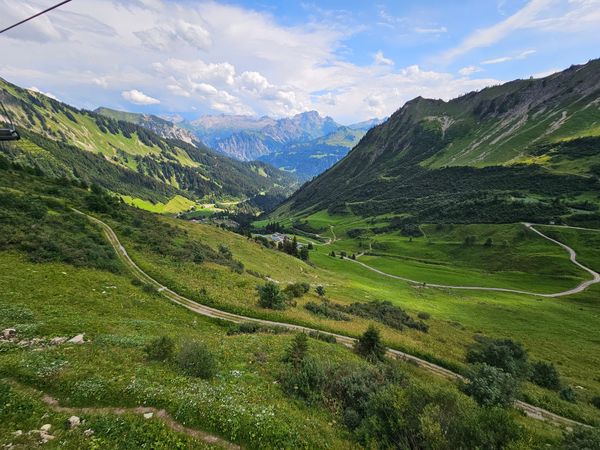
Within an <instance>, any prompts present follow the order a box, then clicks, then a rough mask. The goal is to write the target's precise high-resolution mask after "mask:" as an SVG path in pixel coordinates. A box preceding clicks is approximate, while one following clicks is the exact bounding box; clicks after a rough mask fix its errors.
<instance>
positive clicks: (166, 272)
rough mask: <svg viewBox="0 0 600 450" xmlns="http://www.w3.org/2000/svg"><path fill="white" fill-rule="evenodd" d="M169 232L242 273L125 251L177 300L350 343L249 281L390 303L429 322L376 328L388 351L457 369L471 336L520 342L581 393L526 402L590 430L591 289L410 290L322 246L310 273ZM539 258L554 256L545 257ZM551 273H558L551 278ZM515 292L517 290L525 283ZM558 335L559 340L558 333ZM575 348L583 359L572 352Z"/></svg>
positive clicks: (191, 233)
mask: <svg viewBox="0 0 600 450" xmlns="http://www.w3.org/2000/svg"><path fill="white" fill-rule="evenodd" d="M163 220H168V219H163ZM315 222H316V221H314V220H313V223H315ZM172 223H173V224H175V222H172ZM178 226H182V227H185V228H186V229H187V230H188V236H187V238H188V239H190V240H198V241H200V242H203V243H209V244H210V245H211V246H214V247H216V246H218V245H219V244H221V243H223V244H225V245H227V246H228V248H230V249H231V251H232V252H233V255H234V258H235V259H237V260H240V261H242V262H243V263H244V265H245V267H246V269H247V272H246V273H244V274H241V275H240V274H236V273H233V272H231V271H230V270H229V269H227V268H226V267H223V266H218V265H214V264H202V265H197V264H193V263H176V264H174V261H172V260H169V259H168V258H165V257H161V256H160V255H156V254H150V253H148V252H144V251H140V250H135V249H134V250H133V251H131V252H130V253H131V254H132V256H133V257H134V259H135V260H136V262H137V263H138V264H139V265H141V266H142V268H144V270H146V271H148V272H149V273H150V274H152V275H153V276H154V277H156V278H157V279H159V280H161V281H162V282H163V283H164V284H165V285H168V286H171V287H172V288H173V289H174V290H176V291H178V292H181V293H183V294H185V295H187V296H189V297H191V298H195V299H197V300H198V301H201V302H204V303H209V304H212V305H216V306H218V307H221V308H224V309H228V310H231V311H235V312H238V313H243V314H248V315H254V316H260V317H265V318H269V319H273V320H285V321H288V322H289V321H292V322H295V323H300V324H305V325H309V326H313V327H317V328H321V329H325V330H330V331H338V332H341V333H344V334H348V335H353V336H357V335H359V334H360V333H362V332H363V331H364V330H365V328H366V327H367V326H368V324H369V321H367V320H364V319H359V318H353V320H352V321H350V322H337V321H333V320H328V319H323V318H320V317H318V316H314V315H312V314H311V313H310V312H308V311H306V310H305V309H304V308H303V305H304V304H305V303H306V302H308V301H316V302H318V301H319V300H318V298H317V296H316V295H315V294H314V293H312V292H311V293H310V294H308V295H307V296H305V297H304V298H302V299H300V300H299V302H298V305H297V307H295V308H290V309H288V310H286V311H282V312H279V311H278V312H274V311H269V310H264V309H262V308H259V307H258V306H257V296H256V292H255V287H256V285H258V284H260V283H263V282H264V280H263V279H261V278H258V277H257V276H261V275H262V276H264V277H267V276H268V277H270V278H272V279H275V280H277V281H278V282H280V283H291V282H298V281H305V282H308V283H310V284H311V285H312V286H313V287H314V286H316V285H319V284H321V285H323V286H325V288H326V291H327V297H328V298H329V299H330V300H332V301H334V302H337V303H342V304H349V303H352V302H356V301H362V302H364V301H371V300H390V301H392V302H393V303H395V304H397V305H398V306H400V307H402V308H404V309H406V310H407V312H409V313H410V314H411V315H413V316H414V315H416V314H417V313H418V312H420V311H424V312H427V313H429V314H431V316H432V319H430V320H429V321H428V324H429V325H430V330H429V332H428V333H421V332H418V331H414V330H403V331H402V332H398V331H396V330H392V329H389V328H387V327H382V333H383V336H384V338H385V340H386V342H387V343H388V344H390V345H392V346H394V347H396V348H399V349H404V350H407V351H409V352H411V353H414V354H417V355H421V356H423V357H425V358H428V359H430V360H434V361H440V362H442V363H443V364H445V365H447V366H450V367H456V368H458V369H459V370H461V367H464V356H465V352H466V349H467V347H468V346H469V345H470V344H471V343H472V342H473V337H474V336H475V335H476V334H485V335H489V336H493V337H510V338H512V339H515V340H517V341H520V342H522V343H523V344H524V345H525V347H526V348H527V349H528V351H529V352H530V354H531V357H532V358H533V359H541V360H545V361H551V362H554V363H555V364H556V365H557V366H558V367H559V370H560V372H561V375H562V376H563V378H564V380H565V382H566V383H568V384H570V385H573V386H576V385H579V386H582V387H584V389H585V390H581V392H580V397H581V399H580V401H579V402H578V404H577V405H576V406H573V405H571V404H570V403H567V402H564V401H562V400H560V399H558V395H557V394H554V393H550V392H548V393H545V396H539V397H536V398H538V399H539V400H540V404H542V405H546V406H549V407H552V409H553V410H554V411H557V412H563V413H565V414H567V415H569V416H571V417H578V418H580V419H582V420H587V421H592V422H594V421H597V420H598V414H597V412H596V410H595V409H594V408H593V407H592V406H591V405H589V404H588V403H587V402H588V401H589V400H590V399H591V397H592V396H593V395H597V394H598V392H600V378H599V376H598V372H597V369H596V368H597V367H598V365H599V364H600V360H599V358H598V356H597V355H598V354H600V351H599V350H600V342H598V341H597V340H596V338H595V330H596V329H597V328H598V326H600V319H599V317H600V315H599V312H600V306H599V305H598V304H597V303H596V302H595V301H594V298H595V296H596V295H598V292H600V289H598V288H597V287H595V288H593V289H592V290H590V291H587V292H585V293H582V294H579V295H577V296H573V297H568V298H560V299H540V298H535V297H530V296H522V295H517V294H505V293H491V292H460V291H445V290H439V289H419V288H415V287H411V286H409V285H408V284H406V283H403V282H401V281H398V280H393V279H390V278H387V277H384V276H381V275H378V274H376V273H373V272H370V271H368V270H366V269H364V268H362V267H360V266H358V265H355V264H352V263H350V262H348V261H343V260H340V259H339V258H332V257H330V256H328V252H329V251H330V247H329V246H317V247H316V249H315V250H314V251H313V252H311V261H312V262H313V264H314V265H313V266H311V265H307V264H305V263H303V262H301V261H299V260H298V259H296V258H292V257H289V256H287V255H284V254H282V253H279V252H276V251H274V250H267V249H265V248H263V247H261V246H260V245H259V244H257V243H255V242H253V241H249V240H248V239H246V238H244V237H241V236H237V235H234V234H231V233H229V232H226V231H222V230H220V229H217V228H214V227H210V226H203V225H198V224H179V225H178ZM336 229H337V228H336ZM124 242H125V244H126V247H128V248H131V246H130V244H129V245H128V244H127V241H126V240H124ZM542 244H543V242H542ZM536 245H537V244H536ZM544 245H545V244H544ZM548 250H550V251H551V252H553V251H554V249H552V248H550V249H548ZM559 250H560V249H559ZM550 261H552V260H550ZM560 267H561V266H560V264H559V265H558V266H557V268H558V270H560ZM523 283H525V284H526V280H524V281H523ZM565 329H566V330H569V332H568V333H565V332H564V330H565ZM582 348H583V349H585V351H583V352H582V351H581V349H582ZM528 389H529V387H528ZM531 389H535V388H533V387H531ZM550 399H551V401H550Z"/></svg>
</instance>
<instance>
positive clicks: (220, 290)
mask: <svg viewBox="0 0 600 450" xmlns="http://www.w3.org/2000/svg"><path fill="white" fill-rule="evenodd" d="M0 175H1V176H0V180H1V181H0V183H1V184H0V211H1V213H2V217H3V218H4V219H3V220H2V222H1V223H0V227H1V231H2V233H0V236H1V237H0V253H1V255H2V257H1V258H0V266H1V267H0V268H1V273H2V274H3V276H2V277H0V287H1V289H0V292H1V293H0V306H1V308H0V325H1V328H2V329H5V328H14V330H15V333H16V338H14V339H12V338H11V339H2V340H0V400H2V402H1V403H0V418H1V419H2V420H0V443H1V444H2V445H8V444H9V443H13V444H14V445H17V446H21V447H22V448H30V447H31V446H33V445H35V443H36V442H38V441H37V440H39V439H40V437H38V436H42V435H43V434H42V435H41V434H40V433H39V431H38V432H37V433H36V432H35V430H40V428H41V427H42V426H44V425H45V424H50V425H51V426H50V430H49V434H50V435H52V436H54V437H55V439H52V440H49V441H48V443H47V445H46V446H47V447H48V448H58V447H59V444H60V448H69V449H71V448H72V449H75V448H86V447H94V446H95V447H99V448H117V449H128V448H140V447H152V448H154V445H155V443H156V442H158V441H160V442H161V447H159V448H177V447H181V448H220V447H222V446H226V447H229V448H231V443H235V444H240V445H241V446H243V447H244V448H333V449H337V448H339V449H346V448H355V447H358V448H371V447H374V448H387V447H389V445H391V443H392V442H404V441H405V440H410V441H411V442H413V440H414V439H417V441H416V442H417V444H418V445H419V446H421V447H428V446H430V445H432V444H431V443H433V442H435V443H437V444H436V445H441V447H440V448H448V449H450V448H478V447H479V448H484V446H485V445H492V446H493V448H503V447H504V446H506V445H514V446H516V448H523V449H534V448H540V447H544V446H549V447H550V448H558V446H559V445H560V443H561V441H562V439H563V438H562V433H561V432H560V430H559V429H557V428H555V427H554V426H552V425H550V424H547V423H544V422H537V421H535V420H533V419H530V418H526V417H524V416H523V415H522V414H520V413H518V412H517V411H515V410H513V409H512V408H502V407H480V406H478V405H477V403H476V402H475V401H474V400H473V399H472V398H469V397H467V396H466V395H465V394H464V393H462V392H461V391H460V390H459V389H457V386H456V385H455V384H454V383H453V382H450V381H448V380H445V379H444V378H441V377H438V376H437V375H434V374H430V373H429V372H427V371H425V370H423V369H420V368H418V367H415V366H414V365H412V364H409V363H406V362H402V361H392V360H385V361H381V362H368V360H366V359H363V358H361V357H360V356H359V354H356V353H354V352H352V351H351V350H350V349H347V348H346V347H345V346H343V345H339V344H335V343H333V342H323V341H322V340H321V339H313V338H310V339H308V343H307V350H300V351H299V353H291V354H292V355H295V356H293V359H290V357H289V356H286V355H290V350H288V349H290V348H302V347H292V342H293V341H294V340H297V339H298V338H296V337H295V335H294V334H293V333H289V332H285V331H283V330H279V329H277V328H275V327H271V328H258V329H257V328H256V327H253V326H249V325H240V326H236V325H235V324H231V323H226V322H224V321H220V320H217V319H209V318H206V317H203V316H201V315H198V314H196V313H194V312H193V311H190V310H188V309H185V308H183V307H180V306H177V305H174V304H172V303H170V302H169V301H168V299H167V298H166V297H163V296H162V294H161V293H160V292H157V291H156V289H154V288H153V287H152V286H150V285H145V284H144V283H142V282H141V281H140V280H139V279H138V278H136V277H135V275H134V273H132V272H131V270H130V268H129V266H126V265H125V264H123V262H122V260H120V259H119V258H118V257H117V256H116V253H114V252H113V248H112V247H111V244H109V241H108V240H107V239H106V236H105V235H103V234H102V233H101V230H100V229H99V228H98V227H97V226H96V225H94V224H93V223H92V222H90V221H89V220H88V219H87V218H86V217H84V216H82V215H80V214H78V213H76V212H74V211H73V210H71V207H72V206H75V207H77V208H79V209H81V210H82V211H84V212H87V213H88V214H91V215H93V216H94V217H98V218H101V219H102V220H103V221H105V222H106V223H108V224H110V226H111V227H112V228H113V229H114V230H115V231H116V233H117V235H118V237H119V239H121V240H122V241H121V242H122V244H123V245H124V246H125V248H127V250H128V252H130V254H131V256H132V258H133V259H134V261H135V262H136V263H137V264H138V265H139V266H140V267H141V268H142V269H143V270H144V271H146V272H147V273H149V274H151V275H152V276H153V277H155V278H156V279H158V280H159V281H160V282H161V283H165V284H166V285H168V286H170V287H171V289H173V290H175V291H177V292H179V293H181V294H183V295H186V296H187V297H189V298H191V299H193V300H195V301H196V302H198V303H199V304H205V305H210V306H213V307H217V308H219V309H222V310H225V311H233V312H236V313H238V314H240V313H241V314H247V315H249V316H251V317H262V318H266V319H271V320H278V321H283V322H288V323H295V324H303V325H309V326H312V327H314V328H318V329H323V330H328V331H336V332H339V333H342V334H348V335H351V336H359V335H360V334H361V333H362V332H363V331H364V330H365V329H366V328H367V326H368V325H369V324H370V323H373V319H370V318H368V317H366V316H363V315H360V314H354V313H345V314H347V315H348V318H347V319H345V320H343V321H338V320H333V319H331V318H327V317H324V316H320V315H318V314H315V313H313V312H311V311H310V310H309V309H308V308H307V305H308V304H309V303H315V304H318V303H319V302H322V299H321V298H320V297H319V295H318V294H317V293H316V292H315V290H314V287H315V286H317V285H322V286H325V289H326V290H327V298H328V299H329V301H330V302H331V303H330V304H335V305H340V306H346V305H352V304H356V303H360V302H364V301H365V298H368V299H380V300H383V299H393V302H394V304H395V305H396V306H397V307H400V306H401V307H402V308H405V309H403V311H405V314H407V315H408V316H407V317H409V318H416V317H417V314H419V313H420V316H419V317H420V318H419V320H420V321H423V320H425V321H426V322H427V326H428V330H427V331H423V329H420V330H419V329H416V328H414V327H412V325H411V326H402V327H398V324H394V323H393V322H376V323H377V324H378V327H379V329H380V331H381V334H382V336H383V337H384V339H385V342H386V344H387V345H390V346H392V347H395V348H402V349H406V350H409V349H410V350H411V352H414V353H416V354H421V355H423V356H425V355H428V358H430V359H431V360H437V361H439V362H442V363H444V364H446V365H447V366H449V367H453V368H455V369H456V370H461V371H463V370H466V369H464V368H465V367H466V363H465V361H464V358H465V356H464V355H465V351H466V349H467V348H469V346H470V345H471V343H472V342H475V341H474V340H473V333H475V332H476V333H479V334H482V333H485V334H486V335H490V336H508V335H510V336H511V337H514V338H515V339H519V340H520V341H522V342H523V343H524V345H526V347H527V350H528V352H529V354H530V357H531V359H532V361H535V360H537V359H540V358H543V359H544V360H546V359H548V360H550V361H558V360H560V361H561V362H562V363H561V364H560V373H561V376H562V377H563V378H562V379H563V382H564V383H569V384H575V383H577V384H580V385H582V386H585V390H584V391H581V392H578V393H577V401H576V403H571V402H568V401H565V400H561V399H560V398H559V396H558V393H555V392H553V391H549V390H546V389H542V388H540V387H536V386H534V385H533V384H532V383H528V382H527V383H524V393H523V394H522V395H523V396H524V398H527V400H528V401H535V402H537V403H539V404H542V405H544V406H546V407H548V408H552V409H553V410H554V411H557V412H559V413H561V414H565V415H568V416H570V417H573V418H576V419H578V420H582V421H585V422H589V423H593V424H596V423H597V418H596V417H595V413H594V410H593V406H591V405H589V404H588V402H589V401H590V399H591V398H592V397H593V396H594V395H597V393H598V382H597V381H596V380H594V379H593V377H592V374H593V370H590V367H591V366H590V364H591V365H593V364H594V357H593V355H594V354H595V353H594V352H593V351H590V352H586V353H585V354H586V355H587V356H588V357H586V358H582V357H581V353H580V352H579V351H575V350H574V349H581V348H582V346H588V345H591V344H589V342H588V339H589V338H590V337H592V336H593V335H594V334H593V333H594V330H595V329H596V326H595V325H597V324H595V322H596V321H595V319H593V317H595V308H596V306H595V303H594V302H592V301H590V299H591V297H592V296H593V294H592V293H590V294H585V295H582V296H580V298H579V299H578V300H576V301H575V304H573V300H570V301H564V302H557V303H556V304H554V305H553V306H552V307H547V306H544V305H542V304H541V303H538V302H535V301H529V300H527V299H523V298H519V297H518V296H514V295H498V296H496V295H488V294H482V295H481V297H480V298H485V304H484V305H480V304H478V303H477V302H471V301H468V300H469V299H470V296H469V295H465V296H462V295H456V296H454V295H447V294H445V293H444V292H441V291H440V292H434V291H431V292H425V291H423V292H418V291H416V290H414V289H412V288H410V287H407V286H398V285H396V284H395V283H388V282H385V281H382V280H379V281H377V278H376V277H375V278H373V277H372V276H371V275H369V274H368V273H361V272H360V271H353V270H352V269H351V270H344V269H342V270H340V268H341V267H342V266H343V265H344V264H348V263H346V262H345V261H342V260H339V259H334V258H330V257H329V256H327V249H326V248H325V247H324V248H323V249H320V250H315V251H313V252H311V253H312V256H311V257H312V258H313V259H314V265H310V264H307V263H305V262H303V261H300V260H299V259H297V258H294V257H291V256H288V255H285V254H283V253H281V252H278V251H276V250H273V249H268V248H265V247H264V246H263V245H261V244H260V243H259V242H255V241H254V240H249V239H247V237H244V236H240V235H237V234H233V233H231V232H227V231H224V230H221V229H219V228H216V227H211V226H203V225H198V224H191V223H186V222H182V221H180V220H175V219H171V218H166V217H159V216H156V215H152V214H150V213H147V212H143V211H140V210H136V209H132V208H129V207H128V206H126V205H123V204H120V203H117V202H115V201H114V199H112V198H111V197H110V196H107V195H106V193H104V192H102V191H101V190H98V189H93V190H88V189H84V188H81V187H80V186H78V185H74V184H72V183H65V182H61V181H57V180H51V179H47V178H44V177H40V176H39V175H34V174H29V173H28V172H27V171H23V170H22V169H19V168H18V167H15V166H13V167H11V166H9V165H8V164H7V163H6V161H2V164H0ZM34 223H35V227H32V224H34ZM65 230H68V231H69V232H68V233H65ZM508 234H510V231H509V232H508ZM17 237H18V238H17ZM267 279H274V280H276V281H278V282H279V284H280V285H281V286H287V285H288V284H291V283H297V282H307V283H309V284H310V287H311V289H310V291H309V292H308V293H305V294H303V295H301V296H300V297H298V298H296V301H295V302H294V303H290V304H289V305H288V306H287V308H286V309H285V310H269V309H267V308H263V307H260V306H259V305H258V302H257V293H256V286H262V285H264V283H265V282H266V280H267ZM49 284H50V285H52V287H53V288H52V295H48V290H47V286H48V285H49ZM440 300H443V301H440ZM526 305H527V307H526ZM514 308H518V309H520V310H522V314H520V320H519V321H518V323H516V322H515V321H514V320H511V319H510V318H511V317H513V311H512V310H513V309H514ZM474 309H478V310H479V313H478V314H473V313H472V312H473V310H474ZM57 311H60V314H57ZM396 311H398V310H397V309H396ZM425 313H427V314H428V316H426V315H425ZM540 314H541V315H542V317H543V322H544V324H545V325H546V326H547V327H548V328H547V330H548V332H547V335H546V339H545V342H548V343H549V345H541V341H540V340H539V338H538V337H537V336H535V334H536V333H537V332H539V330H538V328H537V327H536V323H538V321H539V319H540ZM584 317H587V318H588V320H587V321H586V320H583V318H584ZM423 318H424V319H423ZM412 320H413V322H411V321H409V320H408V319H406V318H405V321H406V323H408V324H415V323H417V322H416V319H412ZM459 321H460V322H459ZM558 323H562V324H564V325H565V326H569V327H573V326H574V327H576V330H577V333H573V334H572V335H570V337H569V339H568V340H565V336H564V334H562V333H561V335H560V336H555V335H553V334H552V333H551V332H550V329H554V328H552V327H550V324H558ZM534 331H535V332H534ZM80 333H84V343H83V344H70V343H64V342H63V343H51V342H58V341H52V339H54V338H57V337H61V336H65V337H72V336H74V335H76V334H80ZM315 336H316V337H319V335H315ZM161 337H164V338H168V339H170V340H171V341H172V342H173V344H174V349H173V355H172V356H166V357H164V358H163V359H161V357H156V356H152V355H156V353H152V352H151V351H150V350H151V349H153V348H155V347H154V346H153V345H154V344H152V343H153V342H155V341H156V340H157V339H158V338H161ZM320 337H321V338H323V336H320ZM61 342H62V341H61ZM191 342H196V343H198V342H200V343H201V344H202V345H204V347H202V348H204V349H206V348H208V349H209V350H208V352H209V353H208V354H210V355H211V360H212V361H214V366H213V365H212V364H211V366H210V367H212V369H211V372H210V374H209V375H207V376H204V375H203V376H204V378H203V377H198V376H193V375H192V374H190V372H188V371H187V369H186V367H187V366H185V365H182V362H181V361H182V358H183V356H181V355H182V353H183V350H180V348H185V346H186V345H189V343H191ZM204 352H206V350H204ZM204 354H207V353H204ZM183 361H185V359H183ZM203 367H206V366H203ZM48 396H52V397H53V398H54V399H56V402H57V403H55V402H53V401H51V400H50V399H49V397H48ZM57 404H58V406H60V408H59V407H58V406H57ZM61 408H62V409H61ZM152 408H154V409H152ZM148 410H151V411H154V413H153V414H152V416H150V417H149V418H144V417H143V416H142V415H141V414H142V412H145V411H148ZM159 410H164V411H163V412H162V413H161V414H158V411H159ZM74 414H75V415H77V416H78V417H80V418H81V419H83V420H85V424H84V425H81V426H79V427H69V426H68V425H67V426H65V422H66V421H67V419H68V418H69V417H70V416H72V415H74ZM166 417H167V418H166ZM390 417H397V418H398V420H402V421H406V423H408V425H407V427H395V426H390V425H389V423H388V422H387V420H388V419H389V418H390ZM168 418H171V420H172V421H170V420H168ZM394 423H395V422H394ZM402 423H404V422H402ZM173 424H175V425H173ZM176 426H179V428H174V427H176ZM374 427H375V428H374ZM431 427H433V429H434V430H438V429H439V430H440V431H439V432H435V433H433V434H430V432H429V431H428V430H430V429H431ZM17 430H22V431H23V433H21V434H19V433H16V434H15V432H16V431H17ZM29 430H34V431H33V432H32V433H28V431H29ZM87 430H92V434H90V433H89V432H88V433H86V431H87ZM415 430H418V434H416V435H415ZM457 430H459V431H460V432H457ZM194 433H195V434H194ZM201 433H205V434H201ZM206 433H207V434H206ZM46 434H47V433H46ZM207 440H208V441H209V443H207ZM440 442H441V444H440Z"/></svg>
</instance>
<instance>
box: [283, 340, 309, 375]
mask: <svg viewBox="0 0 600 450" xmlns="http://www.w3.org/2000/svg"><path fill="white" fill-rule="evenodd" d="M307 352H308V338H307V337H306V334H304V333H298V334H297V335H296V336H295V337H294V340H293V341H292V344H291V345H290V347H289V348H288V349H287V351H286V353H285V356H284V357H283V361H284V362H287V363H291V364H292V365H293V366H294V367H300V366H301V365H302V362H303V361H304V358H305V357H306V353H307Z"/></svg>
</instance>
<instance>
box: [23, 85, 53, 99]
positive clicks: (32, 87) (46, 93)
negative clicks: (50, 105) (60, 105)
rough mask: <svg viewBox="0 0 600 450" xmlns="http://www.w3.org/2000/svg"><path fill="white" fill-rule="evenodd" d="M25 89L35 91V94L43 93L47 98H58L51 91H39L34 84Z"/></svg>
mask: <svg viewBox="0 0 600 450" xmlns="http://www.w3.org/2000/svg"><path fill="white" fill-rule="evenodd" d="M27 90H28V91H31V92H35V93H37V94H42V95H45V96H46V97H49V98H51V99H53V100H58V97H56V95H54V94H52V93H51V92H42V91H40V90H39V89H38V88H36V87H35V86H31V87H30V88H29V89H27ZM58 101H60V100H58Z"/></svg>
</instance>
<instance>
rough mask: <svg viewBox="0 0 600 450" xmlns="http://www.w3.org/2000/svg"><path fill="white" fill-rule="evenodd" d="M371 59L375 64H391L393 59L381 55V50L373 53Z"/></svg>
mask: <svg viewBox="0 0 600 450" xmlns="http://www.w3.org/2000/svg"><path fill="white" fill-rule="evenodd" d="M373 59H374V61H375V64H382V65H384V66H393V65H394V61H393V60H391V59H389V58H386V57H385V56H383V52H382V51H381V50H379V51H378V52H377V53H375V56H374V57H373Z"/></svg>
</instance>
